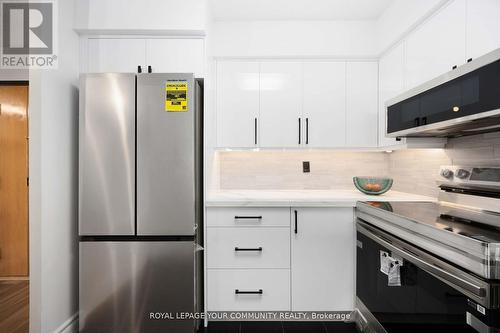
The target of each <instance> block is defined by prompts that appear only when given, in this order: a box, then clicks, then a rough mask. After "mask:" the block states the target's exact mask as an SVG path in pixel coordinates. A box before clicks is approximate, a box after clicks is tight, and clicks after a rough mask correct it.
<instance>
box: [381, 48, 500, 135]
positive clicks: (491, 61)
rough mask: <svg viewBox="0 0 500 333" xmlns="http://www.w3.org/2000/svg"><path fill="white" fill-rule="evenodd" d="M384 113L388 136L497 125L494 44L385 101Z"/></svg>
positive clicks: (498, 67) (498, 68)
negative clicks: (459, 64)
mask: <svg viewBox="0 0 500 333" xmlns="http://www.w3.org/2000/svg"><path fill="white" fill-rule="evenodd" d="M386 117H387V127H386V130H387V132H386V135H387V136H388V137H393V138H403V137H457V136H465V135H473V134H479V133H486V132H495V131H500V49H497V50H495V51H493V52H490V53H488V54H486V55H484V56H481V57H479V58H477V59H475V60H472V61H470V62H468V63H466V64H464V65H462V66H460V67H458V68H455V69H453V70H451V71H450V72H448V73H446V74H444V75H441V76H439V77H437V78H435V79H433V80H431V81H428V82H426V83H424V84H422V85H420V86H418V87H415V88H413V89H411V90H409V91H407V92H405V93H403V94H401V95H399V96H397V97H395V98H393V99H391V100H389V101H387V102H386Z"/></svg>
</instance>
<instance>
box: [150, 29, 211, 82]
mask: <svg viewBox="0 0 500 333" xmlns="http://www.w3.org/2000/svg"><path fill="white" fill-rule="evenodd" d="M146 62H147V65H149V66H151V68H152V70H153V73H194V76H195V77H204V76H205V46H204V40H203V39H201V38H191V39H189V38H185V39H177V38H159V39H148V40H147V41H146Z"/></svg>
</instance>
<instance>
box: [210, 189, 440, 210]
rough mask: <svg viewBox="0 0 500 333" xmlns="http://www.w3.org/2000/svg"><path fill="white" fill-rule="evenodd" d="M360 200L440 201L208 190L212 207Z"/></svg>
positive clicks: (350, 193) (351, 193) (393, 194)
mask: <svg viewBox="0 0 500 333" xmlns="http://www.w3.org/2000/svg"><path fill="white" fill-rule="evenodd" d="M357 201H428V202H434V201H436V199H435V198H433V197H428V196H423V195H417V194H411V193H405V192H398V191H393V190H390V191H389V192H387V193H385V194H382V195H365V194H363V193H361V192H359V191H357V190H355V189H352V190H222V191H212V192H209V193H208V194H207V200H206V205H207V206H208V207H231V206H233V207H234V206H245V207H354V206H356V202H357Z"/></svg>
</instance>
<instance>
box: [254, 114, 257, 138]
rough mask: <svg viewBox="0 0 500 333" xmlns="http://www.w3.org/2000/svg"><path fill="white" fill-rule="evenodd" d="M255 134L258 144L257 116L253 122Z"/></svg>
mask: <svg viewBox="0 0 500 333" xmlns="http://www.w3.org/2000/svg"><path fill="white" fill-rule="evenodd" d="M253 131H254V133H253V135H254V141H255V144H257V118H255V119H254V122H253Z"/></svg>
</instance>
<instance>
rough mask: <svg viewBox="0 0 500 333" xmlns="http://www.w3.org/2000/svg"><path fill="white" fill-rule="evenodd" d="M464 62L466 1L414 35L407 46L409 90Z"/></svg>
mask: <svg viewBox="0 0 500 333" xmlns="http://www.w3.org/2000/svg"><path fill="white" fill-rule="evenodd" d="M464 62H465V0H455V1H452V2H451V3H450V4H449V5H447V6H445V7H444V8H443V9H441V10H440V11H439V12H438V13H437V14H436V15H434V16H432V17H431V18H430V19H429V20H428V21H426V22H424V23H423V24H422V25H421V26H420V27H419V28H418V29H417V30H416V31H415V32H413V33H412V34H411V35H410V36H409V37H408V39H407V42H406V76H407V87H406V88H407V89H411V88H413V87H415V86H417V85H419V84H421V83H424V82H425V81H427V80H430V79H433V78H434V77H436V76H439V75H441V74H444V73H446V72H448V71H450V70H451V69H452V67H453V66H455V65H461V64H463V63H464Z"/></svg>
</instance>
